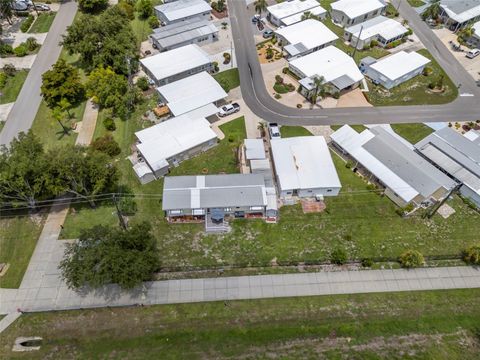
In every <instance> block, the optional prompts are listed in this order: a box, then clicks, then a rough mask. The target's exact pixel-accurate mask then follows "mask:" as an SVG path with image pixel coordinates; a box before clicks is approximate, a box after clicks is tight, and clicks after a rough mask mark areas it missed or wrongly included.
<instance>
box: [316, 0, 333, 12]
mask: <svg viewBox="0 0 480 360" xmlns="http://www.w3.org/2000/svg"><path fill="white" fill-rule="evenodd" d="M334 1H336V0H318V2H319V3H320V5H321V6H322V7H323V8H324V9H325V10H331V9H332V7H331V6H330V4H331V3H332V2H334Z"/></svg>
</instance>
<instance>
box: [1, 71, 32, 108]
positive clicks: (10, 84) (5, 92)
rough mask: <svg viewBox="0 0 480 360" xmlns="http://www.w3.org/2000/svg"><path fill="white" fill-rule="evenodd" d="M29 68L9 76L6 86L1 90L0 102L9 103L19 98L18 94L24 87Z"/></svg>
mask: <svg viewBox="0 0 480 360" xmlns="http://www.w3.org/2000/svg"><path fill="white" fill-rule="evenodd" d="M27 75H28V71H27V70H19V71H17V72H16V73H15V75H14V76H11V77H10V76H9V77H8V79H7V82H6V84H5V86H4V87H3V88H2V89H1V90H0V92H1V93H2V95H1V96H0V104H8V103H11V102H14V101H15V100H17V96H18V94H19V93H20V90H21V89H22V86H23V83H24V82H25V79H26V78H27Z"/></svg>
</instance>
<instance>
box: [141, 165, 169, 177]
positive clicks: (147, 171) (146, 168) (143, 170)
mask: <svg viewBox="0 0 480 360" xmlns="http://www.w3.org/2000/svg"><path fill="white" fill-rule="evenodd" d="M167 165H168V164H167ZM133 171H135V174H137V176H138V177H139V178H142V177H144V176H145V175H148V174H153V172H152V169H150V167H149V166H148V165H147V164H146V163H144V162H138V163H136V164H135V165H133Z"/></svg>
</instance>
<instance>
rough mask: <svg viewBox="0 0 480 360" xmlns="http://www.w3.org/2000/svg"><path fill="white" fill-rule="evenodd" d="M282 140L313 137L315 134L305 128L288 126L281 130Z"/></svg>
mask: <svg viewBox="0 0 480 360" xmlns="http://www.w3.org/2000/svg"><path fill="white" fill-rule="evenodd" d="M280 133H281V134H282V138H289V137H295V136H313V134H312V133H311V132H310V131H308V130H307V129H305V128H304V127H303V126H287V125H284V126H282V127H281V128H280Z"/></svg>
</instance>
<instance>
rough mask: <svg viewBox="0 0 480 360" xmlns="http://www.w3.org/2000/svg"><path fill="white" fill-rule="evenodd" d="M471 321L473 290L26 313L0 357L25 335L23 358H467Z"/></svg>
mask: <svg viewBox="0 0 480 360" xmlns="http://www.w3.org/2000/svg"><path fill="white" fill-rule="evenodd" d="M479 317H480V290H479V289H469V290H449V291H447V290H445V291H431V292H411V293H385V294H359V295H340V296H317V297H300V298H282V299H262V300H251V301H228V302H225V303H224V302H211V303H196V304H178V305H160V306H151V307H150V306H145V307H127V308H103V309H92V310H75V311H61V312H49V313H31V314H24V315H22V316H21V317H20V318H19V319H18V320H16V322H15V323H13V324H12V325H11V326H10V327H9V328H8V329H6V330H5V332H3V333H2V337H1V338H0V357H2V358H5V359H6V358H13V357H15V358H16V357H22V356H21V355H22V354H19V353H12V352H11V348H12V344H13V342H14V340H15V338H16V337H19V336H25V335H26V334H33V335H36V336H41V337H43V339H44V341H43V344H42V347H41V349H40V350H39V351H32V352H29V353H28V354H24V355H25V356H23V357H25V358H29V359H45V358H56V359H69V358H81V359H109V358H121V359H156V358H159V354H161V356H160V357H161V358H162V359H192V360H193V359H435V360H437V359H449V360H452V359H455V360H457V359H458V360H460V359H461V360H470V359H472V360H473V359H478V354H479V352H480V341H479V324H478V319H479ZM125 329H128V331H126V330H125ZM14 355H16V356H14Z"/></svg>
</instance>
